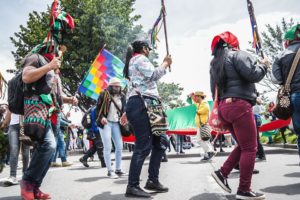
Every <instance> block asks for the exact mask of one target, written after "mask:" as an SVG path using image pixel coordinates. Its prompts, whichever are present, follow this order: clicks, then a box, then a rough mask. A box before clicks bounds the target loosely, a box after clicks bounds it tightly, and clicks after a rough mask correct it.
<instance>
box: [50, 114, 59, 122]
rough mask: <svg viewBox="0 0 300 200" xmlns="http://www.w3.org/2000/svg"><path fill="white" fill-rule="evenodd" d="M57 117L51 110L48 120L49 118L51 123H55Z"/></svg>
mask: <svg viewBox="0 0 300 200" xmlns="http://www.w3.org/2000/svg"><path fill="white" fill-rule="evenodd" d="M57 118H58V116H57V113H56V112H53V113H52V115H51V117H50V120H51V122H52V124H54V125H57Z"/></svg>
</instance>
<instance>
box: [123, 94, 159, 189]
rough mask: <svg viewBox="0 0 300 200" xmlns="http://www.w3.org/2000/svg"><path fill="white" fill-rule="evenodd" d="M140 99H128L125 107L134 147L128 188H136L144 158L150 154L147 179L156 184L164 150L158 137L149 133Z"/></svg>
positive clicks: (147, 120)
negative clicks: (131, 128)
mask: <svg viewBox="0 0 300 200" xmlns="http://www.w3.org/2000/svg"><path fill="white" fill-rule="evenodd" d="M143 103H144V102H143V101H142V99H141V98H140V97H138V96H134V97H130V98H129V100H128V102H127V105H126V115H127V118H128V120H129V122H130V123H131V125H132V126H133V129H134V134H135V139H136V141H135V147H134V151H133V155H132V158H131V163H130V169H129V177H128V186H130V187H134V186H138V185H139V183H140V174H141V170H142V167H143V164H144V161H145V159H146V157H147V156H148V155H149V154H150V152H151V151H152V153H151V157H150V162H149V169H148V173H149V177H148V178H149V179H150V180H152V181H153V182H158V180H159V178H158V175H159V168H160V162H161V158H162V155H163V153H164V150H163V149H161V148H160V137H157V136H154V135H153V134H152V133H151V129H150V122H149V118H148V114H147V110H146V109H145V106H144V105H143Z"/></svg>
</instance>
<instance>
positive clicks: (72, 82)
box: [11, 0, 142, 110]
mask: <svg viewBox="0 0 300 200" xmlns="http://www.w3.org/2000/svg"><path fill="white" fill-rule="evenodd" d="M134 2H135V0H93V1H92V0H62V1H61V3H62V8H63V10H65V11H67V12H69V13H70V14H71V15H72V16H73V17H74V20H75V26H76V27H75V30H74V31H73V33H70V32H68V34H65V38H64V43H65V45H66V46H67V48H68V51H67V52H66V53H65V55H64V58H63V64H62V68H61V73H62V82H63V87H64V90H65V92H66V93H67V94H68V95H74V94H75V93H76V91H77V89H78V87H79V84H80V83H81V80H82V79H83V78H84V76H85V73H86V72H87V71H88V69H89V67H90V64H91V63H92V62H93V59H94V58H95V57H96V55H97V54H98V53H99V51H100V49H101V48H102V47H103V45H104V44H106V48H107V49H108V50H109V51H111V52H112V53H113V54H114V55H116V56H118V57H119V58H121V59H123V58H124V57H125V52H126V50H127V46H128V44H129V43H130V42H132V41H133V40H134V39H135V38H136V36H137V35H138V34H139V33H140V32H142V26H140V25H138V26H135V25H134V22H136V21H137V20H138V19H139V18H140V16H138V15H133V11H134V9H133V4H134ZM48 24H49V12H41V13H38V12H35V11H34V12H32V13H30V14H29V19H28V21H27V26H26V27H25V26H22V25H21V26H20V31H19V32H18V33H15V34H14V37H11V41H12V42H13V44H14V45H15V46H16V48H17V50H16V51H15V52H12V53H13V55H14V57H15V60H16V64H17V65H18V64H19V63H20V60H21V59H22V58H23V57H24V56H25V55H26V54H27V53H28V52H30V50H31V49H32V48H33V47H34V46H35V45H37V44H39V43H41V42H42V41H43V39H44V38H45V36H46V33H47V32H48V30H49V25H48ZM79 95H80V97H79V99H80V105H79V106H80V108H81V109H83V110H86V109H87V108H88V107H89V106H90V104H92V103H95V102H93V101H92V100H91V99H88V98H86V97H85V96H83V95H81V94H79Z"/></svg>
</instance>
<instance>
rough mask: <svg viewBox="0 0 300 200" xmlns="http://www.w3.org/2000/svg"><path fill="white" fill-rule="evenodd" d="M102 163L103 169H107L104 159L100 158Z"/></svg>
mask: <svg viewBox="0 0 300 200" xmlns="http://www.w3.org/2000/svg"><path fill="white" fill-rule="evenodd" d="M100 162H101V167H102V168H105V167H106V164H105V161H104V158H100Z"/></svg>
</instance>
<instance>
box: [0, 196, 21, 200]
mask: <svg viewBox="0 0 300 200" xmlns="http://www.w3.org/2000/svg"><path fill="white" fill-rule="evenodd" d="M0 200H21V197H20V196H12V197H1V198H0Z"/></svg>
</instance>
